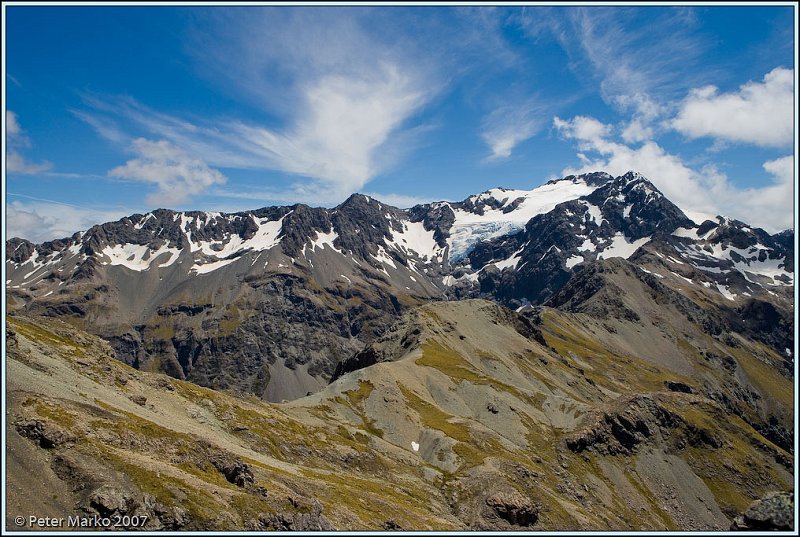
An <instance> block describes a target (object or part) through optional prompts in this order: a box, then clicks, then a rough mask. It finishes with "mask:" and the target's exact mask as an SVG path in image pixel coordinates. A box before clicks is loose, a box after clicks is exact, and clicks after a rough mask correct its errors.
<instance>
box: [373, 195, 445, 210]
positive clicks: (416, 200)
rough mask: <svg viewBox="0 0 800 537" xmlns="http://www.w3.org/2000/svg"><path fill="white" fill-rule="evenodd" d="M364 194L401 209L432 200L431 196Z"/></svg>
mask: <svg viewBox="0 0 800 537" xmlns="http://www.w3.org/2000/svg"><path fill="white" fill-rule="evenodd" d="M364 195H365V196H369V197H371V198H375V199H376V200H378V201H382V202H383V203H386V204H387V205H391V206H392V207H399V208H401V209H407V208H408V207H413V206H414V205H422V204H424V203H430V202H432V201H434V200H433V199H432V198H421V197H419V196H407V195H405V194H378V193H377V192H365V193H364Z"/></svg>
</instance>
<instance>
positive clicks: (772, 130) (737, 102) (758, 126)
mask: <svg viewBox="0 0 800 537" xmlns="http://www.w3.org/2000/svg"><path fill="white" fill-rule="evenodd" d="M794 117H795V116H794V70H793V69H785V68H781V67H778V68H775V69H773V70H772V71H770V72H769V73H767V74H766V75H764V79H763V81H762V82H754V81H750V82H748V83H746V84H744V85H742V86H741V87H740V88H739V90H738V91H734V92H730V93H719V89H718V88H717V87H715V86H704V87H701V88H697V89H694V90H692V91H691V92H690V93H689V95H688V96H687V97H686V99H684V101H683V102H682V103H681V106H680V111H679V112H678V115H677V117H676V118H675V119H674V120H673V121H672V127H673V128H674V129H676V130H677V131H679V132H680V133H682V134H683V135H685V136H687V137H689V138H701V137H705V136H709V137H712V138H715V139H719V140H723V141H730V142H740V143H747V144H754V145H758V146H762V147H787V146H790V145H791V144H792V142H793V139H794V138H793V136H794Z"/></svg>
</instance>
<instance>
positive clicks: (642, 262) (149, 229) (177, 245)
mask: <svg viewBox="0 0 800 537" xmlns="http://www.w3.org/2000/svg"><path fill="white" fill-rule="evenodd" d="M793 243H794V234H793V232H792V231H786V232H783V233H780V234H776V235H769V234H768V233H766V232H764V231H763V230H760V229H755V228H752V227H749V226H747V225H746V224H744V223H742V222H738V221H734V220H730V219H726V218H723V217H718V218H717V219H716V220H714V221H711V220H708V221H705V222H702V223H695V222H693V221H691V220H690V219H689V218H687V217H686V216H685V214H684V213H683V212H682V211H681V210H680V208H678V207H677V206H675V205H674V204H673V203H672V202H670V201H669V200H668V199H667V198H665V197H664V196H663V195H662V194H661V193H660V192H659V191H658V190H657V189H656V188H655V187H654V186H653V185H652V184H651V183H650V182H649V181H648V180H647V179H646V178H644V177H642V176H641V175H639V174H637V173H634V172H630V173H628V174H625V175H623V176H620V177H616V178H614V177H612V176H610V175H608V174H605V173H593V174H586V175H581V176H569V177H566V178H564V179H560V180H557V181H551V182H549V183H547V184H545V185H542V186H540V187H538V188H536V189H533V190H530V191H525V190H507V189H499V188H498V189H492V190H490V191H487V192H484V193H482V194H479V195H475V196H471V197H470V198H468V199H466V200H464V201H463V202H458V203H453V202H437V203H432V204H427V205H419V206H416V207H413V208H411V209H408V210H400V209H396V208H393V207H390V206H387V205H385V204H382V203H380V202H378V201H377V200H374V199H371V198H369V197H366V196H361V195H353V196H352V197H351V198H349V199H348V200H347V201H346V202H344V203H343V204H341V205H340V206H338V207H336V208H334V209H330V210H328V209H321V208H309V207H306V206H304V205H295V206H291V207H271V208H264V209H259V210H256V211H251V212H244V213H235V214H222V213H201V212H185V213H181V212H174V211H168V210H157V211H153V212H152V213H148V214H146V215H132V216H131V217H128V218H124V219H122V220H120V221H118V222H111V223H107V224H103V225H99V226H94V227H93V228H91V229H90V230H87V231H85V232H80V233H76V234H75V235H73V236H72V237H69V238H65V239H62V240H58V241H51V242H48V243H44V244H41V245H33V244H31V243H29V242H28V241H24V240H20V239H11V240H10V241H8V242H7V244H6V273H7V280H6V290H7V297H8V300H7V304H8V307H9V309H11V310H17V311H24V312H27V313H29V314H33V315H45V316H50V317H57V318H61V319H64V320H66V321H68V322H70V323H72V324H73V325H74V326H76V327H78V328H82V329H85V330H87V331H89V332H91V333H94V334H96V335H100V336H102V337H103V338H104V339H106V340H107V341H108V342H109V343H110V344H111V345H112V347H113V349H114V352H115V353H116V356H117V357H118V358H119V359H120V360H122V361H124V362H125V363H128V364H130V365H132V366H134V367H135V368H138V369H141V370H147V371H163V372H166V373H167V374H169V375H171V376H173V377H175V378H179V379H187V380H190V381H192V382H195V383H197V384H199V385H202V386H207V387H212V388H215V389H222V390H228V391H231V392H235V393H243V394H248V393H249V394H255V395H257V396H258V397H261V398H263V399H267V400H270V401H280V400H283V399H294V398H297V397H300V396H303V395H305V394H306V393H308V392H316V391H318V390H319V389H321V388H322V387H323V386H324V385H325V384H327V382H328V381H329V380H330V378H332V377H333V376H335V373H336V368H337V367H338V365H339V364H340V363H341V362H342V361H343V360H345V359H349V358H350V357H352V356H353V355H355V354H356V353H360V352H361V350H362V349H363V347H364V345H365V344H366V343H370V342H373V341H375V340H376V339H378V338H380V337H381V336H382V335H384V334H385V332H386V330H387V329H388V327H389V326H390V325H391V324H392V322H393V321H394V320H395V319H396V317H397V316H398V315H400V314H402V313H403V312H405V311H407V310H408V309H409V308H410V307H414V306H418V305H420V304H423V303H426V302H429V301H431V300H441V299H462V298H485V299H490V300H495V301H497V302H499V303H501V304H504V305H506V306H509V307H511V308H513V309H518V308H521V307H525V306H526V305H530V304H533V305H537V304H544V303H547V302H548V301H552V300H558V301H560V302H559V303H561V302H564V301H565V300H567V299H566V298H560V299H556V298H555V297H556V296H557V295H558V294H559V293H562V292H563V293H566V291H564V286H565V285H567V283H568V282H569V281H572V280H571V278H572V277H573V276H575V275H579V274H584V276H581V278H579V279H578V280H574V281H576V282H577V281H580V282H583V283H582V284H581V285H583V286H589V287H586V288H584V289H579V290H578V291H572V293H573V294H575V293H576V292H577V294H578V295H579V296H580V295H581V293H583V294H586V293H589V294H591V293H592V292H593V287H592V286H593V285H599V283H598V280H597V279H596V278H593V277H592V276H591V275H592V274H594V272H593V271H594V269H593V268H591V267H593V264H594V263H595V262H597V261H602V260H608V259H612V258H621V259H628V260H629V261H631V262H632V263H634V264H635V265H636V266H638V267H639V270H640V271H641V272H642V273H643V274H650V275H652V278H653V279H657V280H658V282H659V283H660V284H661V286H660V287H657V286H655V285H653V286H651V289H658V291H657V292H658V293H666V294H669V295H670V296H672V295H671V293H673V292H674V293H678V294H679V295H682V296H683V297H684V298H685V299H687V300H689V301H690V302H691V303H692V304H694V306H691V307H695V306H697V307H699V308H701V309H703V310H707V311H706V313H704V314H703V315H707V316H709V317H710V318H713V319H714V323H716V324H713V323H712V324H713V327H714V329H715V330H716V329H717V328H719V327H722V328H724V329H726V330H731V331H734V332H736V333H740V334H743V335H744V336H745V337H748V338H755V339H757V340H758V341H760V342H761V343H763V344H765V345H767V346H768V347H769V348H771V349H772V350H774V351H776V352H778V353H780V354H781V355H782V356H783V357H784V361H785V362H786V367H787V368H789V369H791V368H792V364H793V356H792V352H791V349H792V348H793V345H794V343H793V333H794V329H793V327H794V324H793V323H794V316H793V295H792V288H793V283H794V263H793V256H794V250H793ZM586 270H588V272H585V271H586ZM654 281H655V280H654ZM572 287H575V285H573V286H572ZM570 300H571V301H572V302H574V300H572V299H569V300H567V301H570ZM664 300H668V301H670V300H678V299H677V298H676V299H673V298H666V299H664ZM565 303H566V302H565ZM553 304H554V305H555V304H556V302H553ZM687 307H689V306H687ZM709 326H710V327H711V326H712V325H709ZM710 334H711V335H714V333H713V332H710ZM362 358H363V357H362ZM364 359H367V358H364ZM367 361H369V360H368V359H367Z"/></svg>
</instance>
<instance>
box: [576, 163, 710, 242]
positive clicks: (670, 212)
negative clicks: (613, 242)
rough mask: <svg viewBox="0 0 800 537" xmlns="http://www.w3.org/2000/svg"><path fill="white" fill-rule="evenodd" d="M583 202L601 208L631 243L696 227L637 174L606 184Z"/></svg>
mask: <svg viewBox="0 0 800 537" xmlns="http://www.w3.org/2000/svg"><path fill="white" fill-rule="evenodd" d="M584 199H586V200H587V201H589V202H591V203H593V204H594V205H596V206H598V207H600V210H601V213H602V215H603V218H604V219H605V220H606V221H607V222H608V223H609V224H610V225H611V227H612V228H613V229H615V230H617V231H622V232H623V233H624V234H625V236H626V237H628V238H629V239H632V240H636V239H640V238H642V237H649V236H651V235H653V234H654V233H657V232H661V233H671V232H673V231H675V230H676V229H677V228H679V227H686V228H692V227H694V222H692V221H691V220H689V219H688V218H687V217H686V215H685V214H683V212H682V211H681V210H680V209H678V207H676V206H675V204H673V203H672V202H671V201H669V200H668V199H667V198H665V197H664V196H663V195H662V194H661V192H659V191H658V189H656V188H655V187H654V186H653V185H652V183H650V182H649V181H648V180H647V179H645V178H644V177H642V176H641V175H640V174H637V173H635V172H628V173H626V174H625V175H623V176H621V177H618V178H616V179H615V180H614V181H611V182H608V183H606V184H605V185H603V186H602V187H600V188H598V189H597V190H595V191H594V192H592V193H591V194H589V195H588V196H586V197H585V198H584ZM626 208H627V216H626V214H625V213H626Z"/></svg>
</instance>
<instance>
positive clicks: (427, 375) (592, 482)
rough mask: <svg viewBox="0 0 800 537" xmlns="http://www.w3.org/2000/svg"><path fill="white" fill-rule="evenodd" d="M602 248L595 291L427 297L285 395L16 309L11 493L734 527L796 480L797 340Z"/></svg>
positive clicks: (303, 521) (246, 509)
mask: <svg viewBox="0 0 800 537" xmlns="http://www.w3.org/2000/svg"><path fill="white" fill-rule="evenodd" d="M590 268H591V267H587V269H586V270H585V271H584V272H582V273H581V274H584V277H585V278H588V277H589V276H593V277H594V279H592V281H594V282H595V284H596V285H594V287H593V289H595V290H596V292H594V293H590V294H589V295H590V296H588V297H586V296H584V297H582V298H580V299H579V298H578V297H576V296H575V293H573V294H570V292H569V289H570V286H569V285H568V286H566V287H565V288H564V290H563V294H562V295H559V296H560V298H558V300H559V301H560V305H559V308H560V309H554V308H551V307H544V308H538V309H529V310H523V311H521V312H520V313H515V312H513V311H511V310H509V309H506V308H504V307H502V306H499V305H497V304H495V303H492V302H487V301H482V300H466V301H458V302H438V303H431V304H427V305H424V306H421V307H418V308H415V309H411V310H409V311H408V312H407V313H405V314H404V315H403V316H402V317H401V318H400V319H399V320H398V321H397V322H396V323H395V324H394V325H392V327H391V328H390V329H389V330H388V331H387V332H386V333H385V334H384V335H383V336H381V337H380V338H379V339H377V340H376V341H374V342H373V343H371V344H370V345H369V346H367V347H366V348H365V349H364V350H362V351H361V352H359V353H357V354H355V355H354V356H352V357H351V358H350V359H348V360H346V361H345V362H343V363H342V364H341V365H340V366H339V368H338V369H337V371H336V372H335V375H336V377H337V380H336V381H335V382H333V383H331V384H330V385H328V386H327V387H325V388H324V389H322V390H321V391H319V392H317V393H314V394H313V395H310V396H308V397H304V398H300V399H297V400H295V401H292V402H290V403H284V404H271V403H266V402H264V401H262V400H259V399H258V398H256V397H253V396H251V397H248V398H239V397H234V396H232V395H229V394H226V393H222V392H218V391H213V390H209V389H205V388H201V387H198V386H196V385H194V384H190V383H188V382H184V381H180V380H177V379H174V378H170V377H168V376H166V375H164V374H162V373H157V372H145V371H140V370H136V369H133V368H131V367H129V366H127V365H125V364H124V363H122V362H120V361H118V360H116V359H115V358H114V355H113V351H112V349H111V347H110V346H109V345H108V344H107V343H105V342H103V341H102V340H100V339H99V338H97V337H95V336H92V335H89V334H87V333H85V332H83V331H81V330H79V329H77V328H75V327H74V326H72V325H71V324H67V323H64V322H62V321H59V320H56V319H52V318H46V319H43V318H40V317H33V316H25V315H22V314H17V315H13V316H11V317H9V319H8V321H9V322H8V331H7V337H8V346H7V354H8V361H7V367H8V371H7V378H8V379H9V385H8V394H7V395H8V401H9V409H8V415H7V420H8V421H7V423H8V430H7V438H8V450H9V451H8V456H7V462H8V465H7V467H8V483H7V486H8V491H9V500H10V503H9V506H8V507H9V509H8V511H9V515H10V516H13V515H15V514H16V512H18V511H20V510H23V509H24V510H25V511H26V512H27V511H29V510H31V509H34V510H35V511H36V512H40V513H42V515H53V516H66V515H67V514H70V513H97V514H100V515H110V514H115V513H116V514H147V515H148V516H149V519H148V520H149V522H148V526H146V529H160V528H165V529H181V530H209V529H226V530H233V529H249V530H260V529H295V530H315V529H333V528H336V529H340V530H355V529H406V530H456V529H485V530H490V529H534V530H579V529H595V530H632V529H633V530H677V529H692V530H725V529H728V528H729V527H730V525H731V523H732V521H733V519H734V518H735V517H736V516H737V515H739V514H740V513H741V512H743V511H744V510H745V509H747V507H748V506H749V505H750V504H751V502H753V501H754V500H756V499H758V498H761V497H762V496H764V495H765V494H766V493H769V492H772V491H787V490H788V491H791V490H792V482H793V476H792V474H791V472H792V468H793V462H794V458H793V454H792V453H790V450H791V445H792V444H793V442H791V441H789V442H787V439H789V440H791V439H793V435H794V431H793V420H792V416H793V411H794V409H793V391H792V390H793V385H792V379H791V375H790V374H789V373H788V372H786V371H785V370H784V365H783V364H784V360H783V357H781V356H780V355H779V354H778V353H776V352H775V351H774V350H772V349H771V348H770V346H768V345H766V344H764V343H761V342H758V341H755V340H752V339H750V338H747V337H744V336H742V335H741V334H738V333H736V332H730V331H727V329H726V328H725V326H724V325H721V326H722V328H721V329H720V332H719V333H718V334H716V335H709V334H708V333H707V331H706V330H704V329H703V326H704V325H703V322H704V321H707V319H703V318H701V317H700V316H699V314H698V312H697V311H691V310H690V309H689V307H690V306H689V305H688V304H687V303H686V302H681V301H680V300H679V298H677V297H673V299H672V301H667V300H665V298H664V297H665V296H669V295H666V294H664V292H663V291H662V292H659V293H651V292H648V291H647V290H648V289H654V288H658V281H657V280H658V278H654V277H652V275H650V279H648V278H647V277H648V274H647V273H646V272H644V271H642V270H641V269H639V268H638V267H637V266H634V265H632V264H631V263H628V262H626V261H624V260H610V261H604V262H603V263H600V264H598V265H597V266H596V267H595V270H594V271H592V270H589V269H590ZM576 278H577V277H576ZM650 280H652V281H650ZM648 282H650V284H649V285H648ZM576 285H577V284H576ZM612 285H623V286H624V287H623V288H624V289H626V292H625V293H624V294H623V296H622V297H620V296H615V295H614V293H613V289H614V287H613V286H612ZM581 288H584V289H585V288H586V287H585V286H582V287H581ZM573 289H574V287H573ZM656 305H657V307H656ZM609 309H614V313H615V314H614V315H608V311H609ZM626 312H631V313H629V314H627V315H626V314H625V313H626ZM712 320H713V319H712ZM708 322H711V321H708ZM759 431H761V432H759ZM768 437H769V438H768ZM33 468H36V469H37V471H35V472H34V471H32V469H33Z"/></svg>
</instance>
